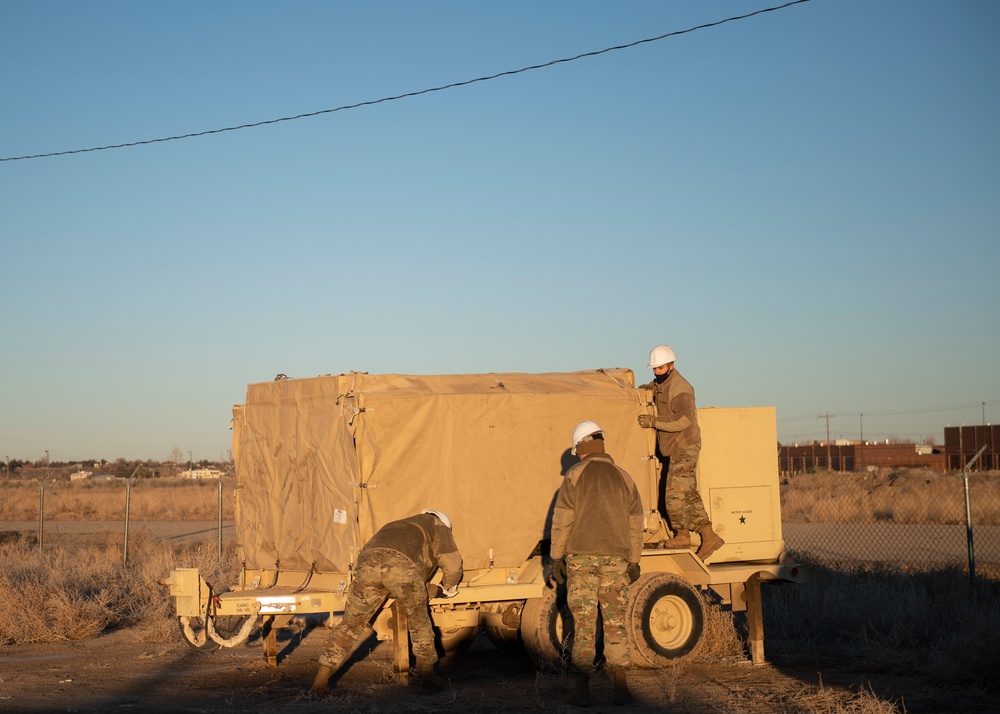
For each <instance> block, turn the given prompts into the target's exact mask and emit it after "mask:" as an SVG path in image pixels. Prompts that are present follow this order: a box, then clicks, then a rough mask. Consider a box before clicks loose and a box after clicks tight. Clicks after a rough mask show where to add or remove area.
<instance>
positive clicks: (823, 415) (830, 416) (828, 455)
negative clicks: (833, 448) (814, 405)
mask: <svg viewBox="0 0 1000 714" xmlns="http://www.w3.org/2000/svg"><path fill="white" fill-rule="evenodd" d="M835 416H837V415H836V414H830V413H829V412H827V413H826V414H820V415H819V416H818V417H816V418H817V419H826V467H827V468H828V469H829V468H831V466H830V419H831V418H833V417H835Z"/></svg>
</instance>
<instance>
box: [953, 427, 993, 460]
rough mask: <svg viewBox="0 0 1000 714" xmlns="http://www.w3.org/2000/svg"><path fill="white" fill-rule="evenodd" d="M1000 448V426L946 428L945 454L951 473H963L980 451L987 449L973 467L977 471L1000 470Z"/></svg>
mask: <svg viewBox="0 0 1000 714" xmlns="http://www.w3.org/2000/svg"><path fill="white" fill-rule="evenodd" d="M998 446H1000V426H996V425H990V424H987V425H986V426H946V427H945V428H944V453H945V459H946V465H947V468H948V470H950V471H961V470H962V468H963V467H964V466H965V464H967V463H968V462H969V461H971V460H972V457H974V456H975V455H976V454H977V453H978V452H979V450H980V449H982V448H984V447H985V451H983V453H982V455H980V457H979V460H978V461H976V463H975V464H974V465H973V466H972V468H973V469H974V470H976V471H992V470H994V469H1000V458H997V456H998V455H997V447H998Z"/></svg>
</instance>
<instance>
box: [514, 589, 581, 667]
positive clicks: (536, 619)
mask: <svg viewBox="0 0 1000 714" xmlns="http://www.w3.org/2000/svg"><path fill="white" fill-rule="evenodd" d="M571 640H572V618H571V617H570V616H569V609H568V608H567V606H566V594H565V591H564V589H563V588H559V589H558V590H556V589H554V588H550V587H544V588H542V597H539V598H531V599H530V600H527V601H526V602H525V603H524V610H522V611H521V641H522V642H523V643H524V649H525V651H527V653H528V657H530V658H531V661H532V662H533V663H534V665H535V667H536V668H537V669H539V670H540V671H543V672H546V671H562V670H563V669H565V665H566V662H567V660H568V653H569V643H570V641H571Z"/></svg>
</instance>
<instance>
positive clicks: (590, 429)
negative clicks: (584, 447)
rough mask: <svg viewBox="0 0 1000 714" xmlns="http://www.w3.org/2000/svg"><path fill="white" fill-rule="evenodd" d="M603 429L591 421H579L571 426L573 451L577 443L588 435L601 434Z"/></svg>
mask: <svg viewBox="0 0 1000 714" xmlns="http://www.w3.org/2000/svg"><path fill="white" fill-rule="evenodd" d="M603 433H604V429H602V428H601V427H599V426H598V425H597V424H595V423H594V422H592V421H581V422H580V423H579V424H577V425H576V426H575V427H573V453H574V454H575V453H576V447H577V445H578V444H579V443H580V442H581V441H583V440H584V439H586V438H587V437H588V436H593V435H594V434H603Z"/></svg>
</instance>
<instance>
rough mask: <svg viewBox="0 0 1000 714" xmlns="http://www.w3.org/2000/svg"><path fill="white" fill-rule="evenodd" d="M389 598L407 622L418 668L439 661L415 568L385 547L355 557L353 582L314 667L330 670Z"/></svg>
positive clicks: (357, 641)
mask: <svg viewBox="0 0 1000 714" xmlns="http://www.w3.org/2000/svg"><path fill="white" fill-rule="evenodd" d="M389 596H392V597H393V598H395V599H396V602H398V603H399V604H400V605H401V606H402V608H403V610H404V611H405V612H406V624H407V629H408V630H409V633H410V643H411V644H412V646H413V654H414V656H416V658H417V665H418V666H420V665H421V664H428V665H432V664H434V663H435V662H437V660H438V656H437V650H436V649H435V647H434V629H433V626H432V625H431V618H430V613H429V611H428V609H427V584H426V583H425V582H424V579H423V578H422V577H421V575H420V573H419V572H418V571H417V567H416V565H414V564H413V561H411V560H410V559H409V558H407V557H406V556H405V555H403V554H402V553H398V552H396V551H394V550H389V549H387V548H376V549H374V550H365V551H362V552H361V555H360V556H358V562H357V565H356V566H355V569H354V582H353V583H351V589H350V591H349V593H348V596H347V605H346V606H345V607H344V617H343V618H342V619H341V621H340V622H339V623H338V624H337V625H336V627H334V628H333V632H331V633H330V637H329V639H327V642H326V647H325V649H324V650H323V654H322V655H321V656H320V658H319V663H320V664H322V665H325V666H327V667H330V668H331V669H333V670H337V669H339V668H340V666H341V665H342V664H344V662H345V661H346V660H347V658H348V657H350V656H351V653H352V652H353V651H354V648H355V647H357V645H358V644H360V640H362V639H364V638H366V637H368V636H369V635H370V634H371V632H372V629H371V627H370V625H369V623H370V622H371V620H372V618H373V617H374V616H375V614H376V613H377V612H378V611H379V610H380V609H381V607H382V605H383V604H384V603H385V601H386V598H388V597H389Z"/></svg>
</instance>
